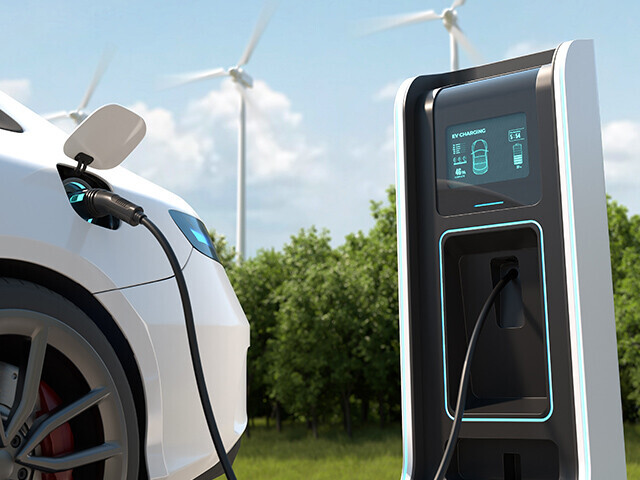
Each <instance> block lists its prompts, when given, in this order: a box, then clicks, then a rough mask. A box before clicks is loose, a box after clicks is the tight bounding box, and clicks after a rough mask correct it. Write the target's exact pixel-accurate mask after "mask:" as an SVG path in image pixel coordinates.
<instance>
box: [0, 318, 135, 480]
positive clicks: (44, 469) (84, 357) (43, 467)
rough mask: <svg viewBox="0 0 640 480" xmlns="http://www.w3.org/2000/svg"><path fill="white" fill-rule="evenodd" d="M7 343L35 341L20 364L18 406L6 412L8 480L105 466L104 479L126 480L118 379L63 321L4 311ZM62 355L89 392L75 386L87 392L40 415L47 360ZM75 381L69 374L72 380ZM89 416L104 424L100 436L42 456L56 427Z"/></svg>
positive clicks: (0, 327)
mask: <svg viewBox="0 0 640 480" xmlns="http://www.w3.org/2000/svg"><path fill="white" fill-rule="evenodd" d="M3 339H4V340H5V341H9V340H11V341H13V340H14V339H22V341H23V342H28V343H29V345H28V353H26V352H25V353H24V355H23V358H22V359H21V360H22V361H21V362H20V367H19V379H18V385H17V388H16V394H15V398H14V402H13V405H12V406H11V409H10V411H9V412H8V413H7V412H5V414H4V415H2V414H1V413H0V465H3V466H4V468H5V469H6V470H7V471H9V466H7V465H9V463H11V465H10V467H11V470H10V471H11V473H10V474H8V475H10V476H8V478H9V479H11V480H14V479H16V480H23V479H24V478H32V475H33V472H41V473H55V472H63V471H66V470H70V469H78V468H82V467H85V466H87V465H95V464H98V463H99V462H102V466H103V471H104V475H103V477H104V478H108V479H112V478H113V479H121V480H125V479H126V472H127V468H126V467H127V461H128V458H127V429H126V423H125V416H124V411H123V407H122V403H121V401H120V398H119V395H118V392H117V389H116V386H115V383H114V381H113V378H112V377H111V374H110V373H109V370H108V368H107V366H106V365H105V364H104V362H103V360H102V359H101V358H100V355H99V354H98V353H97V352H96V351H95V350H94V348H93V347H92V346H91V345H90V344H89V343H88V342H87V341H86V340H85V339H84V338H83V337H82V336H81V335H80V334H79V333H78V332H76V331H75V330H73V329H72V328H70V327H69V326H67V325H66V324H64V323H62V322H61V321H59V320H57V319H55V318H53V317H51V316H49V315H46V314H43V313H38V312H33V311H30V310H18V309H15V310H13V309H11V310H0V341H2V340H3ZM60 355H62V356H63V357H64V358H66V359H67V360H68V361H69V362H70V364H71V365H74V366H75V368H76V369H77V370H78V372H76V373H79V374H80V375H81V377H82V378H83V380H84V382H86V388H85V386H82V387H78V385H74V388H75V389H76V390H77V389H78V388H80V389H84V390H85V391H84V392H83V393H81V394H79V395H78V394H76V395H75V396H74V397H75V398H66V399H65V402H64V403H63V404H62V405H61V406H60V407H59V408H56V409H55V410H53V411H51V412H49V413H46V414H43V415H41V416H37V412H36V404H37V397H38V390H39V385H40V382H41V381H42V379H43V370H45V362H48V361H49V360H50V359H52V358H53V359H54V360H55V359H56V358H58V357H60ZM24 357H26V358H24ZM47 369H48V370H50V366H49V367H47ZM67 373H69V372H61V373H60V375H66V374H67ZM72 377H73V375H69V380H70V381H71V378H72ZM58 383H60V381H58ZM96 409H97V410H96ZM96 412H97V413H96ZM89 415H93V417H91V418H96V420H97V421H98V423H99V424H98V425H95V430H96V432H95V435H94V438H93V439H91V441H89V442H88V443H89V444H88V445H79V446H76V449H75V450H74V451H73V452H72V453H68V454H63V455H61V456H51V457H47V456H45V455H42V454H41V452H40V453H39V450H41V448H40V445H41V443H42V441H43V440H44V439H45V438H47V437H48V435H49V434H51V432H53V431H54V430H55V429H56V428H58V427H59V426H61V425H64V424H65V423H68V422H74V421H75V422H77V421H80V419H83V421H84V419H85V418H88V417H87V416H89ZM99 430H101V432H99ZM9 459H10V460H9ZM74 479H75V477H74Z"/></svg>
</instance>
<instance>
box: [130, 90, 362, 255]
mask: <svg viewBox="0 0 640 480" xmlns="http://www.w3.org/2000/svg"><path fill="white" fill-rule="evenodd" d="M239 98H240V97H239V93H238V91H237V89H236V86H235V85H234V84H233V83H232V82H231V81H224V82H222V83H221V84H220V85H219V86H218V87H217V88H216V89H214V90H212V91H209V92H208V93H207V94H206V95H205V96H203V97H201V98H197V99H194V100H193V101H191V102H190V103H189V104H188V106H186V107H185V109H184V111H183V112H179V113H174V112H172V111H170V110H167V109H164V108H159V107H152V106H149V105H146V104H144V103H137V104H135V105H132V106H131V108H132V109H133V110H134V111H136V112H137V113H139V114H140V115H141V116H142V117H143V118H144V119H145V121H146V122H147V136H146V138H145V139H144V140H143V142H142V144H141V145H140V147H138V149H136V151H134V152H133V153H132V155H131V157H130V158H129V159H128V160H127V162H126V164H125V166H126V167H127V168H129V169H131V170H133V171H134V172H136V173H138V174H140V175H142V176H144V177H145V178H148V179H149V180H151V181H153V182H155V183H158V184H159V185H161V186H163V187H165V188H168V189H169V190H172V191H174V192H175V193H177V194H178V195H180V196H182V197H183V198H185V200H187V201H188V202H189V203H191V204H192V206H193V207H194V208H195V209H196V211H198V212H199V214H200V215H201V216H202V217H203V219H204V220H205V222H206V223H207V225H208V226H209V227H211V228H215V229H216V230H217V231H219V232H222V233H224V234H225V235H226V236H227V238H228V239H229V241H230V242H231V243H232V244H233V243H234V242H235V235H234V233H235V228H236V225H235V216H236V186H237V183H236V178H237V177H236V169H237V151H238V150H237V141H238V140H237V138H238V117H239V104H240V100H239ZM246 98H247V105H246V126H247V131H246V134H247V135H246V142H247V143H246V145H247V156H246V159H247V165H246V175H247V201H246V205H247V212H246V213H247V247H248V253H249V254H252V253H253V252H254V251H255V250H256V249H257V248H260V247H269V246H275V247H278V248H279V247H280V246H281V245H282V243H284V242H285V241H287V240H288V238H289V236H290V235H291V234H295V233H296V232H297V231H298V230H299V229H300V228H301V227H308V226H310V225H312V224H315V225H318V226H328V227H330V228H332V229H333V228H334V225H335V222H334V224H333V225H332V224H331V220H332V219H335V218H334V217H335V211H330V210H328V207H327V204H330V203H332V201H333V200H334V198H335V197H336V192H335V190H334V188H335V185H332V183H331V182H332V181H333V179H332V178H331V175H330V174H331V172H332V171H335V170H338V169H339V167H340V166H341V163H342V162H343V160H344V157H343V158H330V157H329V156H328V155H327V149H326V147H325V146H324V145H322V144H321V143H320V142H318V141H315V140H314V141H311V140H309V138H308V137H307V135H306V133H305V132H304V129H303V127H304V125H303V116H302V114H301V113H299V112H297V111H295V109H294V108H293V106H292V105H291V101H290V100H289V98H288V97H287V96H286V95H284V94H283V93H281V92H277V91H275V90H273V89H272V88H271V87H270V86H269V85H267V84H266V83H264V82H261V81H256V82H255V84H254V88H253V89H251V90H250V91H248V92H247V96H246ZM336 167H338V168H336ZM326 197H333V198H330V199H327V198H326ZM364 213H365V215H366V213H367V210H366V206H365V210H364ZM345 233H346V232H345Z"/></svg>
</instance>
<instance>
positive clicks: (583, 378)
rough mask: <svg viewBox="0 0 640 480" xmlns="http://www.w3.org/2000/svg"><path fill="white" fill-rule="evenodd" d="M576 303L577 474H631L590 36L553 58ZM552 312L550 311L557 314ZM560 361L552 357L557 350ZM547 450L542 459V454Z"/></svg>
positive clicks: (407, 383)
mask: <svg viewBox="0 0 640 480" xmlns="http://www.w3.org/2000/svg"><path fill="white" fill-rule="evenodd" d="M551 68H552V74H553V91H554V99H553V101H554V106H555V126H556V129H555V130H556V141H557V152H558V159H559V166H558V167H559V173H560V180H561V185H560V194H561V205H560V206H559V208H561V209H562V220H563V225H562V227H563V245H564V257H565V263H566V272H567V275H566V284H567V285H566V286H567V295H568V299H567V300H568V305H569V312H568V313H569V330H570V345H571V372H572V377H573V398H574V411H575V416H576V418H575V428H576V432H575V434H576V439H577V446H578V452H577V459H578V469H577V470H578V472H579V477H578V478H579V479H584V480H586V479H603V478H607V479H614V480H616V479H623V478H626V467H625V456H624V436H623V429H622V414H621V402H620V384H619V373H618V360H617V348H616V336H615V317H614V309H613V290H612V283H611V264H610V253H609V238H608V229H607V210H606V196H605V185H604V168H603V157H602V143H601V131H600V116H599V107H598V95H597V86H596V73H595V61H594V52H593V42H592V41H586V40H577V41H572V42H566V43H563V44H562V45H560V46H559V47H558V48H557V49H556V51H555V54H554V57H553V61H552V64H551ZM414 81H415V78H411V79H408V80H406V81H405V82H404V83H403V84H402V85H401V87H400V89H399V91H398V94H397V96H396V100H395V107H394V111H395V114H394V116H395V142H396V186H397V197H396V198H397V218H398V272H399V281H398V288H399V309H400V326H399V327H400V344H401V383H402V415H403V470H402V477H401V478H402V479H403V480H405V479H406V480H408V479H412V478H415V475H414V470H415V464H416V457H417V456H419V455H420V452H415V451H414V441H415V432H414V430H413V425H414V422H413V420H414V415H415V411H414V409H415V408H419V407H416V405H414V404H413V398H414V393H415V392H413V391H412V388H413V382H412V381H411V379H412V365H411V358H412V352H411V344H412V341H411V338H410V328H409V316H410V309H409V303H410V302H409V282H410V276H409V266H410V265H409V258H408V252H409V239H408V229H407V225H408V223H409V221H410V216H409V215H408V213H407V201H408V196H407V167H406V161H405V160H406V151H405V149H406V132H405V124H404V122H405V116H404V110H405V103H406V99H407V94H408V92H409V89H410V88H411V85H412V84H413V82H414ZM551 321H553V319H551ZM551 361H552V362H553V358H552V359H551ZM541 460H542V459H541Z"/></svg>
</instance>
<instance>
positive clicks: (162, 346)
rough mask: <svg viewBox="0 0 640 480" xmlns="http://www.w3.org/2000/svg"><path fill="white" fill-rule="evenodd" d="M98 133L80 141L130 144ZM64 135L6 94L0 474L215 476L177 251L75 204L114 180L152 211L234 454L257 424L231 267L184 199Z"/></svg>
mask: <svg viewBox="0 0 640 480" xmlns="http://www.w3.org/2000/svg"><path fill="white" fill-rule="evenodd" d="M116 120H117V119H116ZM92 121H93V120H92V116H90V117H89V118H88V119H87V120H85V122H84V123H83V124H82V125H85V124H91V122H92ZM82 125H81V126H82ZM142 126H143V127H144V123H142ZM93 127H98V128H99V127H100V124H99V122H94V123H93ZM79 128H80V127H79ZM93 130H94V135H93V137H91V135H85V136H84V137H82V138H79V137H78V138H75V141H76V143H78V142H80V143H82V142H85V143H87V144H88V145H89V147H91V144H92V142H93V143H98V144H99V143H101V142H102V144H103V146H104V145H107V146H109V145H110V147H114V145H115V147H117V146H118V145H117V144H118V142H120V141H122V142H123V143H126V142H127V141H129V140H130V138H122V139H118V138H112V137H111V136H110V131H108V130H110V129H108V128H105V129H103V130H104V131H103V132H101V133H103V135H98V136H96V135H95V130H96V128H93ZM76 132H78V130H76ZM85 133H86V132H85ZM121 133H122V132H121ZM140 133H141V135H139V137H140V138H139V139H141V138H142V135H143V134H144V129H143V130H142V132H140V131H138V134H140ZM74 134H75V132H74ZM74 134H72V137H73V135H74ZM139 139H138V141H139ZM65 142H67V135H66V134H65V133H64V132H62V131H61V130H60V129H59V128H57V127H56V126H54V125H52V124H51V123H49V122H48V121H46V120H44V119H43V118H42V117H40V116H39V115H37V114H35V113H34V112H32V111H30V110H29V109H27V108H26V107H24V106H23V105H21V104H20V103H18V102H16V101H15V100H13V99H12V98H10V97H8V96H7V95H5V94H2V93H0V199H1V201H2V206H1V208H0V420H1V421H0V479H2V480H25V479H43V480H71V479H73V480H96V479H107V480H114V479H118V480H120V479H121V480H132V479H172V480H173V479H176V480H178V479H184V480H192V479H196V478H197V479H202V480H205V479H207V480H208V479H211V478H214V477H216V476H219V475H221V474H222V468H221V465H220V462H219V459H218V456H217V455H216V452H215V449H214V446H213V442H212V440H211V438H210V435H209V431H208V429H207V423H206V421H205V414H204V413H203V407H202V405H201V403H200V399H199V396H198V391H197V385H196V380H195V376H194V369H193V366H192V363H191V358H190V350H189V345H188V342H187V332H186V328H185V319H184V318H185V317H184V314H183V310H182V304H181V299H180V295H179V292H178V288H177V286H176V280H175V278H174V275H173V272H172V269H171V266H170V264H169V262H168V260H167V257H166V256H165V254H164V253H163V250H162V248H161V247H160V245H159V244H158V243H157V242H156V240H155V239H154V238H153V236H152V235H151V234H150V233H149V231H147V230H146V229H145V228H140V227H132V226H130V225H128V224H126V223H123V222H121V221H119V220H117V219H116V218H113V217H103V218H99V219H93V218H82V217H81V216H80V215H79V214H78V213H77V212H76V210H74V208H73V206H72V205H71V203H70V199H71V198H73V196H74V195H75V194H77V193H78V192H81V191H83V190H85V189H87V188H94V187H97V188H103V189H106V190H110V191H113V192H115V193H117V194H118V195H120V196H122V197H124V198H126V199H128V200H130V201H132V202H135V203H136V204H138V205H140V206H142V207H143V208H144V212H145V214H146V215H147V216H148V218H149V219H151V220H152V221H153V222H154V223H155V224H156V225H157V226H158V227H159V229H160V230H161V231H162V232H163V233H164V235H165V236H166V237H167V239H168V240H169V243H170V244H171V246H172V248H173V250H174V251H175V254H176V256H177V258H178V260H179V262H180V266H181V267H182V271H183V274H184V277H185V279H186V283H187V287H188V291H189V295H190V298H191V303H192V307H193V314H194V318H195V325H196V332H197V338H198V342H199V345H200V353H201V360H202V361H201V363H202V366H203V369H204V376H205V379H206V384H207V387H208V391H209V395H210V401H211V403H212V405H213V410H214V412H215V417H216V420H217V424H218V429H219V431H220V434H221V437H222V440H223V443H224V447H225V449H226V451H227V452H228V453H229V457H230V458H234V457H235V454H236V453H237V450H238V448H239V442H240V437H241V435H242V433H243V431H244V430H245V427H246V424H247V416H246V401H245V395H246V392H245V390H246V374H245V371H246V353H247V348H248V346H249V325H248V323H247V320H246V318H245V315H244V313H243V311H242V309H241V307H240V304H239V302H238V300H237V298H236V296H235V294H234V292H233V289H232V287H231V285H230V283H229V280H228V279H227V276H226V273H225V270H224V268H223V266H222V265H221V264H220V262H219V261H218V260H217V256H216V254H215V249H214V248H213V245H212V244H211V242H210V240H209V237H208V235H207V231H206V229H205V227H204V225H203V224H202V222H201V221H200V220H198V218H197V216H196V213H195V212H194V211H193V209H192V208H191V207H190V206H189V205H188V204H187V203H186V202H185V201H184V200H183V199H181V198H180V197H178V196H176V195H174V194H172V193H170V192H168V191H166V190H164V189H162V188H160V187H158V186H157V185H155V184H153V183H150V182H149V181H146V180H144V179H143V178H140V177H139V176H137V175H135V174H133V173H131V172H130V171H128V170H126V169H125V168H123V167H120V166H116V167H115V168H110V169H106V170H95V169H92V168H91V166H89V168H88V169H86V170H84V168H78V166H79V164H78V162H76V161H75V160H74V159H73V158H69V157H67V156H66V155H65V154H64V153H63V146H65ZM69 142H71V143H73V142H72V141H71V138H69ZM69 142H67V143H66V145H69ZM132 148H133V147H132ZM129 151H130V150H129ZM67 153H68V152H67ZM126 153H128V152H126ZM125 155H126V154H125ZM107 163H108V162H107ZM113 163H114V164H115V163H119V161H118V162H113ZM102 168H105V162H103V164H102Z"/></svg>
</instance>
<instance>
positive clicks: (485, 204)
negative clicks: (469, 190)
mask: <svg viewBox="0 0 640 480" xmlns="http://www.w3.org/2000/svg"><path fill="white" fill-rule="evenodd" d="M503 203H504V201H503V200H501V201H499V202H488V203H476V204H475V205H474V206H473V208H478V207H490V206H491V205H502V204H503Z"/></svg>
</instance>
